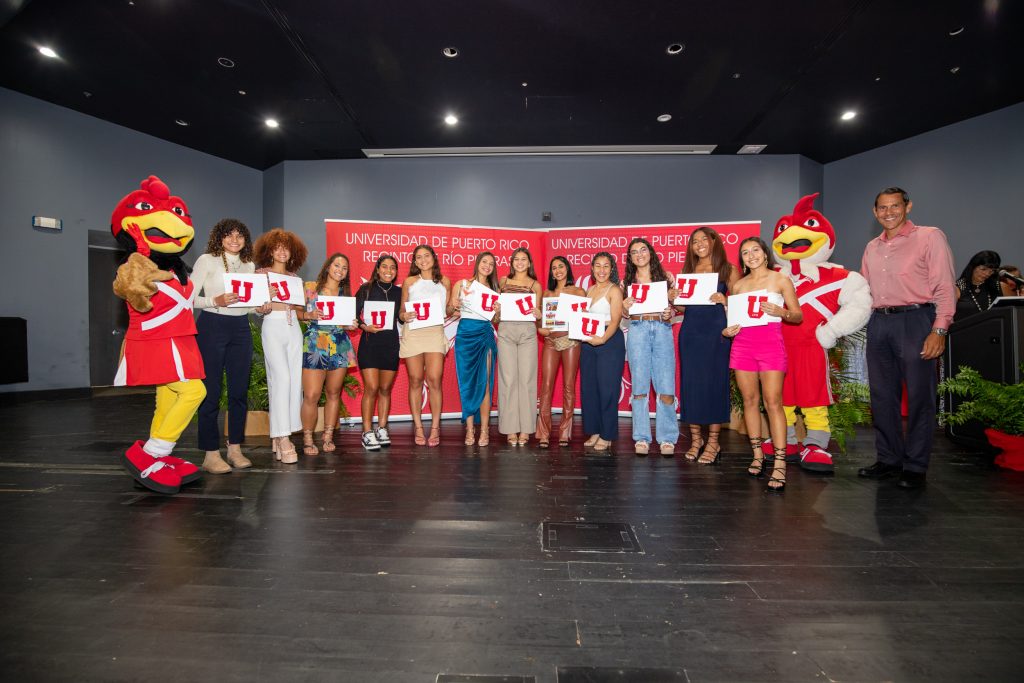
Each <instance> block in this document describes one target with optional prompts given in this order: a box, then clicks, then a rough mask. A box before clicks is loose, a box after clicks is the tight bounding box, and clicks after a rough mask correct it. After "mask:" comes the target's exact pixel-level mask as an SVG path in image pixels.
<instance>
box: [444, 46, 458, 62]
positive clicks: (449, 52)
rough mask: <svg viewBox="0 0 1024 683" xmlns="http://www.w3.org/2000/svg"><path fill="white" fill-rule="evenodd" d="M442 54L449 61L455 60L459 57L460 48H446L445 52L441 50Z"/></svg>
mask: <svg viewBox="0 0 1024 683" xmlns="http://www.w3.org/2000/svg"><path fill="white" fill-rule="evenodd" d="M441 54H443V55H444V56H445V57H447V58H448V59H454V58H455V57H458V56H459V48H457V47H446V48H444V49H443V50H441Z"/></svg>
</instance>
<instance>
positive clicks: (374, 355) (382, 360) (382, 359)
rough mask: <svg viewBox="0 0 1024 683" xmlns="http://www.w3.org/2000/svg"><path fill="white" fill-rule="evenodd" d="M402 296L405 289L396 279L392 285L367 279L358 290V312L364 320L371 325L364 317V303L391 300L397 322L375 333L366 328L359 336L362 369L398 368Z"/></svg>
mask: <svg viewBox="0 0 1024 683" xmlns="http://www.w3.org/2000/svg"><path fill="white" fill-rule="evenodd" d="M401 299H402V288H401V287H399V286H398V285H396V284H395V283H393V282H392V283H391V284H390V285H383V284H381V283H380V282H367V283H365V284H364V285H363V286H362V287H360V288H359V291H358V292H356V312H357V315H358V316H359V321H360V322H361V323H363V324H367V321H366V320H364V319H363V304H365V303H366V302H367V301H390V302H391V304H392V306H393V310H392V316H393V318H394V321H395V322H394V324H393V325H392V326H391V329H390V330H384V331H382V332H376V333H374V334H371V333H369V332H365V331H364V332H362V333H361V334H360V335H359V348H358V350H357V351H356V362H357V363H358V364H359V367H360V368H370V369H377V370H390V371H392V372H394V371H396V370H398V303H399V301H400V300H401Z"/></svg>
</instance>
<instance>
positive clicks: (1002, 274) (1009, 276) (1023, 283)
mask: <svg viewBox="0 0 1024 683" xmlns="http://www.w3.org/2000/svg"><path fill="white" fill-rule="evenodd" d="M999 277H1000V278H1006V279H1007V280H1013V281H1014V282H1016V283H1017V284H1018V285H1021V286H1024V279H1021V278H1019V277H1017V276H1016V275H1014V274H1013V273H1009V272H1007V271H1005V270H1000V271H999Z"/></svg>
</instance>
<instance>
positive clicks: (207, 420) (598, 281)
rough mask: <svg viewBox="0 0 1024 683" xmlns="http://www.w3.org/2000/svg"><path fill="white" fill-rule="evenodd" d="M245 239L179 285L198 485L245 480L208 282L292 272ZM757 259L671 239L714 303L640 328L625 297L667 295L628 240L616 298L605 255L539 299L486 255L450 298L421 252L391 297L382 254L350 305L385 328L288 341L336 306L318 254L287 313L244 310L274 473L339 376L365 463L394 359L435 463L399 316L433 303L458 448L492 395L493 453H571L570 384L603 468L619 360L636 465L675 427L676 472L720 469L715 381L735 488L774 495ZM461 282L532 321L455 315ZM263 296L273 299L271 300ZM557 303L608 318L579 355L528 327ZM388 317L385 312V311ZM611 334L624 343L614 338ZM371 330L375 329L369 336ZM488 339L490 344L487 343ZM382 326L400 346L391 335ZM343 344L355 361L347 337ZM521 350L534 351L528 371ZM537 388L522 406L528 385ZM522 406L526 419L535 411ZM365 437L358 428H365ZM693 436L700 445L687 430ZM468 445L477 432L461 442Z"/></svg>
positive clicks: (772, 393) (336, 391) (427, 370)
mask: <svg viewBox="0 0 1024 683" xmlns="http://www.w3.org/2000/svg"><path fill="white" fill-rule="evenodd" d="M250 239H251V238H250V236H249V231H248V229H247V228H246V226H245V225H244V224H242V223H240V222H238V221H233V220H224V221H221V222H220V223H218V224H217V225H216V226H215V227H214V228H213V230H212V231H211V234H210V240H209V244H208V246H207V252H206V254H204V255H203V256H201V257H200V258H199V260H198V261H197V263H196V267H195V271H194V276H193V279H194V281H195V283H196V288H197V291H198V292H201V293H202V294H203V296H199V297H197V299H196V308H200V309H203V315H201V316H200V317H199V323H198V327H199V345H200V349H201V351H202V353H203V359H204V362H205V363H206V368H207V379H206V380H205V381H206V383H207V399H206V400H205V401H204V403H203V404H202V406H201V407H200V410H199V446H200V448H201V449H203V450H204V451H206V459H205V461H204V464H203V467H204V469H205V470H206V471H208V472H214V473H217V472H226V471H230V469H231V468H232V467H235V468H244V467H249V466H251V463H250V462H249V460H248V459H246V458H245V457H244V456H243V455H242V453H241V451H240V450H239V444H240V443H241V442H242V436H243V430H244V424H245V416H246V392H247V386H248V376H249V367H250V364H251V357H252V350H251V349H252V345H251V338H250V333H249V327H248V323H247V322H246V316H245V313H246V312H248V311H250V310H252V309H245V308H229V306H230V305H231V304H232V303H235V302H236V301H237V300H238V297H237V295H235V294H233V293H231V292H224V288H223V277H222V275H223V273H225V272H257V273H260V272H270V271H273V272H276V273H281V274H289V275H293V274H294V273H295V272H296V271H297V270H298V269H299V268H300V267H301V266H302V264H303V262H304V261H305V258H306V248H305V246H304V245H303V244H302V242H301V241H300V240H299V239H298V237H296V236H295V235H294V234H292V233H289V232H287V231H284V230H281V229H275V230H271V231H270V232H268V233H265V234H263V235H261V236H260V238H259V239H258V240H257V241H256V243H255V245H251V243H250ZM773 266H774V262H773V259H772V254H771V251H770V250H769V248H768V247H767V245H766V244H765V243H764V242H763V241H762V240H761V239H760V238H756V237H754V238H748V239H746V240H744V241H743V242H742V243H741V244H740V263H739V267H736V266H734V265H732V264H730V263H729V262H728V260H727V258H726V254H725V249H724V246H723V243H722V240H721V238H720V237H719V235H718V234H717V233H716V232H715V230H713V229H711V228H708V227H702V228H699V229H697V230H695V231H694V232H693V234H692V235H691V237H690V239H689V244H688V247H687V253H686V259H685V262H684V266H683V273H684V274H689V273H713V274H716V275H717V276H718V287H717V291H716V292H715V293H714V294H713V295H712V296H711V298H710V305H701V306H690V307H687V308H683V307H677V306H673V305H671V303H670V305H669V306H668V307H666V308H665V309H664V310H663V311H660V312H656V313H644V314H632V315H631V314H630V310H631V309H632V308H633V307H634V305H635V304H636V302H635V301H634V300H633V299H632V298H629V297H628V296H627V295H626V292H628V291H629V286H630V285H632V284H637V283H639V284H647V283H656V282H662V281H664V282H666V283H667V288H668V295H669V299H668V300H669V301H670V302H671V301H673V300H674V299H675V298H676V295H677V291H676V289H675V282H674V278H673V277H672V275H671V274H669V273H667V272H666V271H665V269H664V267H663V266H662V265H661V263H660V260H659V258H658V255H657V253H656V251H655V250H654V248H653V247H652V246H651V244H650V243H649V242H648V241H647V240H646V239H644V238H642V237H637V238H635V239H633V240H632V241H631V242H630V244H629V247H628V256H627V262H626V264H625V276H624V278H623V279H622V280H621V281H620V278H619V272H618V266H617V264H616V261H615V258H614V257H613V256H612V255H611V254H610V253H608V252H600V253H598V254H595V255H594V257H593V258H592V260H591V266H590V276H591V277H590V286H589V288H588V289H587V290H586V291H584V290H583V289H581V288H580V287H578V286H577V285H576V279H575V277H574V275H573V272H572V267H571V265H570V263H569V261H568V260H567V259H566V258H565V257H563V256H555V257H554V258H552V259H551V261H550V263H549V264H548V272H547V282H546V287H542V285H541V283H540V282H539V281H538V278H537V274H536V271H535V268H534V263H533V258H532V256H531V254H530V252H529V250H527V249H525V248H519V249H516V250H515V251H514V252H513V253H512V255H511V258H510V268H509V272H508V273H507V274H506V275H504V276H503V277H499V274H498V264H497V258H496V257H495V256H494V254H492V253H491V252H483V253H480V254H478V255H477V257H476V259H475V261H474V268H473V274H472V276H471V277H469V278H466V279H463V280H459V281H457V282H456V283H454V285H453V284H452V283H451V282H450V281H449V279H448V278H447V277H445V276H444V275H443V274H442V273H441V268H440V261H439V259H438V257H437V254H436V253H435V252H434V250H433V249H432V248H431V247H430V246H428V245H425V244H423V245H420V246H418V247H416V249H415V250H414V251H413V254H412V259H411V265H410V270H409V274H408V276H407V277H406V278H405V279H404V281H403V282H402V283H401V285H399V284H398V283H397V280H398V261H397V259H396V258H394V257H393V256H390V255H382V256H381V257H380V258H378V259H377V262H376V263H375V265H374V269H373V272H372V273H371V274H370V279H369V281H368V282H366V283H364V284H363V285H362V286H361V287H360V288H359V289H358V291H357V292H356V294H355V297H356V310H357V313H361V312H362V311H363V307H364V305H365V304H366V303H367V302H376V303H378V304H379V303H384V304H385V306H384V308H385V309H386V310H387V311H388V312H389V314H390V315H391V316H392V318H391V319H392V320H396V321H398V322H396V323H395V324H392V325H386V326H384V328H381V327H378V326H376V325H374V324H373V322H374V320H371V319H370V318H368V317H367V316H362V315H359V316H358V322H357V325H355V326H352V327H337V326H324V325H317V324H311V325H309V326H308V327H307V330H306V334H305V337H304V338H303V337H302V335H301V333H300V331H299V326H298V321H300V320H301V321H308V322H311V323H312V322H315V321H316V320H317V319H319V317H320V313H319V311H318V310H317V308H316V306H315V302H316V299H317V297H319V296H324V295H330V296H350V295H351V294H350V290H351V287H350V277H349V262H348V259H347V258H346V257H345V256H344V255H342V254H332V255H331V256H330V257H329V258H328V259H327V260H326V261H325V262H324V265H323V267H322V268H321V269H320V273H319V275H318V277H317V280H316V282H311V283H307V285H306V291H305V295H306V301H307V305H306V306H305V307H297V306H289V305H286V304H282V303H271V304H267V305H265V306H262V307H260V308H258V309H256V313H257V314H258V315H260V316H261V317H262V337H263V353H264V358H265V360H266V366H267V385H268V392H269V403H270V436H271V438H272V441H273V448H274V453H275V454H276V457H277V458H278V459H279V460H281V462H285V463H291V462H295V461H296V460H297V454H296V451H295V446H294V444H293V443H292V442H291V439H290V436H291V434H292V433H294V432H296V431H298V430H300V429H301V430H302V432H303V452H304V453H305V454H307V455H316V454H317V452H318V450H317V446H316V444H315V443H314V441H313V430H314V428H315V424H316V406H317V403H318V402H319V400H320V397H321V394H323V393H324V392H326V405H325V410H324V435H323V442H322V448H323V450H324V451H327V452H330V451H333V450H334V443H333V438H332V437H333V429H334V427H335V425H336V424H337V422H338V411H339V400H340V392H341V387H342V383H343V380H344V377H345V373H347V372H348V368H349V367H350V366H351V365H353V364H356V365H358V367H359V370H360V373H361V375H362V381H363V396H362V404H361V413H362V423H363V428H362V431H363V433H362V444H363V447H364V448H366V449H367V450H379V449H380V448H381V447H382V446H387V445H389V444H390V443H391V439H390V435H389V432H388V417H389V413H390V406H391V389H392V387H393V385H394V381H395V376H396V373H397V371H398V366H399V361H400V359H404V360H405V365H406V369H407V372H408V377H409V396H408V399H409V407H410V413H411V414H412V419H413V424H414V441H415V443H416V444H417V445H427V446H431V447H433V446H437V445H439V444H440V441H441V434H440V418H441V407H442V375H443V370H444V356H445V354H446V353H447V351H448V341H447V339H446V337H445V334H444V329H443V326H441V325H434V326H430V327H419V328H416V329H410V327H409V324H408V323H409V320H410V319H411V318H412V317H413V315H414V314H412V313H407V312H406V303H408V302H413V303H416V302H427V301H440V302H443V305H444V309H445V313H446V315H447V316H449V317H452V318H459V325H458V331H457V334H456V337H455V347H454V348H455V352H454V355H455V366H456V371H457V374H458V386H459V394H460V399H461V403H462V421H463V423H465V425H466V431H465V444H466V445H467V446H468V445H474V444H477V445H480V446H486V445H488V443H489V438H490V433H489V427H490V412H491V405H492V396H491V393H492V389H493V387H494V382H495V377H497V385H498V389H497V391H498V430H499V432H500V433H502V434H503V435H506V438H507V439H508V443H509V445H512V446H523V445H526V444H527V443H528V442H529V440H530V438H531V436H534V435H535V438H536V440H537V442H538V446H539V447H540V448H549V447H550V445H551V442H552V441H557V443H558V445H559V446H563V447H564V446H568V445H569V443H570V441H571V439H572V424H573V422H572V418H573V414H574V410H575V404H576V391H575V386H576V379H577V374H578V375H579V381H580V404H581V408H582V413H583V430H584V432H585V433H586V434H587V439H586V441H585V442H584V445H585V446H586V447H588V448H592V449H593V450H595V451H598V452H603V451H607V450H608V449H609V448H610V447H611V444H612V442H614V441H615V440H616V439H617V438H618V404H619V398H620V391H621V383H622V378H623V369H624V365H625V362H626V360H627V359H628V360H629V364H630V372H631V405H632V415H633V418H632V422H633V441H634V443H635V452H636V454H637V455H638V456H643V455H647V454H648V453H649V451H650V449H651V447H652V444H656V445H657V449H658V452H659V453H660V454H661V455H663V456H665V457H671V456H672V455H673V454H674V452H675V445H676V441H677V440H678V437H679V422H678V420H680V419H681V420H682V422H685V423H687V424H689V429H690V448H689V450H687V451H686V453H685V457H686V458H687V459H688V460H694V461H697V462H699V463H702V464H714V463H716V462H717V461H718V458H719V454H720V452H721V446H720V444H719V430H720V428H721V425H722V423H727V422H729V420H730V409H731V408H730V390H729V370H730V368H732V369H733V370H734V371H735V374H736V380H737V384H738V386H739V389H740V392H741V393H742V395H743V403H744V417H745V421H746V427H747V431H748V434H749V436H750V441H751V447H752V451H753V461H752V462H751V464H750V467H749V468H748V472H749V473H750V474H751V475H752V476H761V475H762V474H763V473H764V472H765V471H766V470H767V459H768V457H769V456H770V457H771V477H770V479H769V482H768V488H769V490H772V491H781V490H782V489H783V488H784V487H785V481H786V477H785V454H784V452H782V451H780V452H778V453H774V452H773V453H766V452H765V451H766V450H768V449H767V447H766V446H763V445H762V444H763V443H764V442H765V440H764V439H763V438H762V435H761V418H760V414H761V413H760V411H761V404H762V402H763V405H764V409H765V411H766V413H767V415H768V421H769V425H770V431H771V435H770V436H771V438H772V441H771V442H772V443H773V444H774V443H778V444H784V443H785V442H786V438H785V436H786V434H785V432H786V424H785V414H784V412H783V409H782V383H783V378H784V375H785V372H786V355H785V349H784V347H783V344H782V333H781V326H782V324H786V323H789V324H798V323H799V322H800V320H801V317H802V316H801V313H800V306H799V302H798V301H797V297H796V294H795V291H794V289H793V285H792V283H791V282H790V280H789V278H787V277H785V276H784V275H781V274H779V273H777V272H775V271H774V269H773ZM474 283H479V284H480V285H483V286H485V287H487V288H489V289H491V290H495V291H497V292H500V293H519V294H525V293H532V294H533V295H534V297H533V301H534V302H535V308H534V309H533V311H532V314H533V318H534V321H533V322H530V321H526V322H521V321H515V322H513V321H508V320H501V311H500V305H497V304H496V305H495V314H494V316H493V318H491V317H488V316H486V315H483V314H482V313H481V312H480V310H479V309H478V307H474V306H471V305H469V296H470V293H471V292H472V291H473V288H474ZM271 290H272V296H271V298H273V296H274V288H271ZM756 290H768V291H769V292H773V293H777V294H779V295H781V296H782V299H783V302H784V304H783V305H776V304H772V303H767V302H766V303H763V304H762V305H761V309H762V311H763V312H764V313H766V314H767V315H769V316H774V317H777V318H778V321H777V322H772V323H769V324H768V325H767V326H762V327H744V328H740V327H739V326H732V327H727V326H726V305H727V297H726V295H727V294H742V293H744V292H752V291H756ZM561 294H574V295H577V296H585V297H587V298H589V299H590V306H589V310H590V311H591V312H593V313H603V314H605V315H607V316H608V318H609V319H608V323H607V324H606V326H605V331H604V333H603V334H602V335H600V336H594V337H590V338H588V339H585V340H583V341H582V342H581V341H578V340H575V339H570V338H569V336H568V333H567V332H564V331H553V330H550V329H547V328H546V327H544V326H542V325H541V322H540V321H541V310H540V307H541V302H542V300H543V299H544V298H546V297H557V296H560V295H561ZM387 304H390V306H387ZM678 316H681V317H682V326H681V329H680V332H679V335H678V348H679V358H680V362H679V368H678V372H679V379H680V396H679V404H678V405H679V408H680V415H679V417H678V418H677V416H676V407H677V397H676V392H675V377H676V360H675V359H676V348H675V346H674V344H675V342H674V340H673V333H672V324H673V321H674V320H675V319H676V318H677V317H678ZM624 319H626V320H628V341H627V335H624V334H623V331H622V330H623V327H626V326H627V325H625V324H624ZM377 322H379V321H377ZM495 322H497V330H496V332H495ZM399 323H401V324H402V328H403V329H402V334H401V335H399V331H398V327H399ZM356 327H358V328H359V330H360V331H361V335H360V341H359V344H358V354H357V355H356V354H354V353H353V344H352V342H351V340H350V339H349V336H348V333H349V332H351V331H353V330H355V329H356ZM538 335H539V336H540V338H541V340H542V343H543V351H542V353H541V355H540V362H539V363H538ZM559 370H561V377H562V382H561V397H562V411H563V412H562V416H561V419H560V421H559V424H558V425H557V427H555V426H554V425H553V424H552V416H551V413H552V410H551V406H552V399H553V396H554V394H555V391H556V386H555V385H556V379H557V377H558V372H559ZM538 372H539V373H540V377H541V381H540V391H539V395H538V391H537V386H538V382H537V378H538ZM225 373H226V375H227V395H228V443H227V462H225V461H224V460H223V459H222V458H221V456H220V452H219V448H218V444H219V437H218V435H217V426H216V421H217V412H218V403H219V397H220V393H221V377H222V374H225ZM652 386H653V389H654V393H655V400H654V404H655V406H656V409H655V415H656V419H655V430H654V434H653V436H652V432H651V424H650V417H649V415H650V413H649V405H650V401H649V391H650V390H651V388H652ZM538 403H539V406H540V408H539V411H538V408H537V406H538ZM428 404H429V410H430V415H431V422H430V432H429V436H428V435H427V434H426V433H425V432H424V428H423V423H422V420H421V413H422V411H423V409H424V408H425V407H426V406H427V405H428ZM375 413H376V415H377V427H376V428H374V426H373V419H374V414H375ZM705 428H706V429H707V436H706V437H705V435H704V429H705ZM477 430H479V431H478V432H477Z"/></svg>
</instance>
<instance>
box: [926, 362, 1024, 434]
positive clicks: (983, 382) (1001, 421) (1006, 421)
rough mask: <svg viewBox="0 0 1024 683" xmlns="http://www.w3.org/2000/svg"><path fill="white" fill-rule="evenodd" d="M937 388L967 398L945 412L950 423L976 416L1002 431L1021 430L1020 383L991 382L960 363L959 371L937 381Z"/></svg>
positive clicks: (1023, 396) (1023, 402)
mask: <svg viewBox="0 0 1024 683" xmlns="http://www.w3.org/2000/svg"><path fill="white" fill-rule="evenodd" d="M1022 367H1024V366H1022ZM939 392H940V393H947V392H948V393H951V394H953V395H954V396H959V397H961V398H964V399H967V400H965V401H962V402H961V403H960V405H958V406H957V407H956V410H954V411H953V413H952V414H950V415H947V417H946V419H947V420H948V421H949V423H950V424H953V425H962V424H964V423H966V422H970V421H973V420H977V421H978V422H980V423H982V424H983V425H985V426H987V427H991V428H992V429H997V430H999V431H1000V432H1003V433H1004V434H1013V435H1021V434H1024V384H1022V383H1019V382H1018V383H1017V384H1002V383H1000V382H993V381H992V380H988V379H985V378H983V377H982V376H981V374H980V373H979V372H978V371H977V370H975V369H974V368H971V367H967V366H966V365H961V366H960V368H959V372H957V373H956V374H955V375H954V376H952V377H949V378H947V379H945V380H944V381H943V382H942V383H941V384H939Z"/></svg>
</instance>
